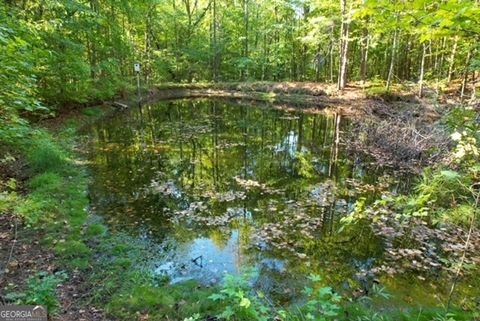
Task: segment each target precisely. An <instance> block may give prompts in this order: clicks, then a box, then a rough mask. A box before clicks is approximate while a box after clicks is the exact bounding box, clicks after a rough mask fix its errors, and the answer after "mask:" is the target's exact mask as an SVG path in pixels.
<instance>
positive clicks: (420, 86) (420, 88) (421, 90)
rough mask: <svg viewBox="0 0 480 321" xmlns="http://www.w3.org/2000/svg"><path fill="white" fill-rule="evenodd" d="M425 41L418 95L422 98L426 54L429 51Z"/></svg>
mask: <svg viewBox="0 0 480 321" xmlns="http://www.w3.org/2000/svg"><path fill="white" fill-rule="evenodd" d="M426 47H427V46H426V45H425V43H423V51H422V63H421V65H420V77H419V80H418V97H420V98H422V96H423V75H424V72H425V54H426V52H427V49H426Z"/></svg>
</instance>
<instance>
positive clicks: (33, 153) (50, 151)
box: [25, 131, 67, 174]
mask: <svg viewBox="0 0 480 321" xmlns="http://www.w3.org/2000/svg"><path fill="white" fill-rule="evenodd" d="M25 149H26V150H27V151H26V155H27V160H28V166H29V168H30V170H31V171H32V173H34V174H36V173H44V172H47V171H52V172H59V171H61V170H62V169H63V168H64V166H65V165H66V163H67V155H66V153H65V151H64V150H63V149H62V147H61V146H59V145H58V144H56V143H55V142H54V140H53V138H52V137H50V136H49V135H48V134H47V133H45V132H41V131H35V132H34V134H33V138H32V139H31V140H29V141H28V143H27V144H26V146H25Z"/></svg>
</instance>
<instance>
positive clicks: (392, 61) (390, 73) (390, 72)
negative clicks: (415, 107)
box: [387, 13, 398, 91]
mask: <svg viewBox="0 0 480 321" xmlns="http://www.w3.org/2000/svg"><path fill="white" fill-rule="evenodd" d="M397 21H398V13H397ZM397 38H398V29H397V28H395V31H394V32H393V44H392V52H391V56H392V58H391V59H390V68H389V69H388V77H387V91H389V90H390V86H391V85H392V79H393V71H394V69H395V54H396V52H397V41H398V40H397Z"/></svg>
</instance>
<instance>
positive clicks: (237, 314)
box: [209, 269, 271, 321]
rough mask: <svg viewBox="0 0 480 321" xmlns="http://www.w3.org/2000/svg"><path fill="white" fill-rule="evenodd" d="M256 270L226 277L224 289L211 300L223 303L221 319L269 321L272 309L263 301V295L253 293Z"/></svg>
mask: <svg viewBox="0 0 480 321" xmlns="http://www.w3.org/2000/svg"><path fill="white" fill-rule="evenodd" d="M256 273H257V272H256V271H255V270H254V269H249V270H246V271H245V272H244V273H242V274H241V275H226V276H225V278H224V280H223V285H222V289H221V290H220V292H219V293H215V294H212V295H211V296H209V299H211V300H213V301H217V302H219V303H221V306H222V308H223V311H222V313H220V314H219V315H218V317H219V318H222V319H226V320H252V321H253V320H259V321H261V320H268V316H269V313H271V311H270V309H269V308H268V307H267V306H266V305H264V303H263V302H262V301H261V299H262V298H263V297H264V295H263V293H261V292H258V293H256V294H253V293H251V292H252V290H251V286H250V282H251V280H252V279H254V278H255V277H256Z"/></svg>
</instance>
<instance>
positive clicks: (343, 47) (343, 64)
mask: <svg viewBox="0 0 480 321" xmlns="http://www.w3.org/2000/svg"><path fill="white" fill-rule="evenodd" d="M346 7H347V0H340V9H341V14H342V25H341V31H340V66H339V72H338V84H337V89H338V90H343V89H344V88H345V86H346V84H347V56H348V27H349V25H348V20H347V19H348V18H347V17H346Z"/></svg>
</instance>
